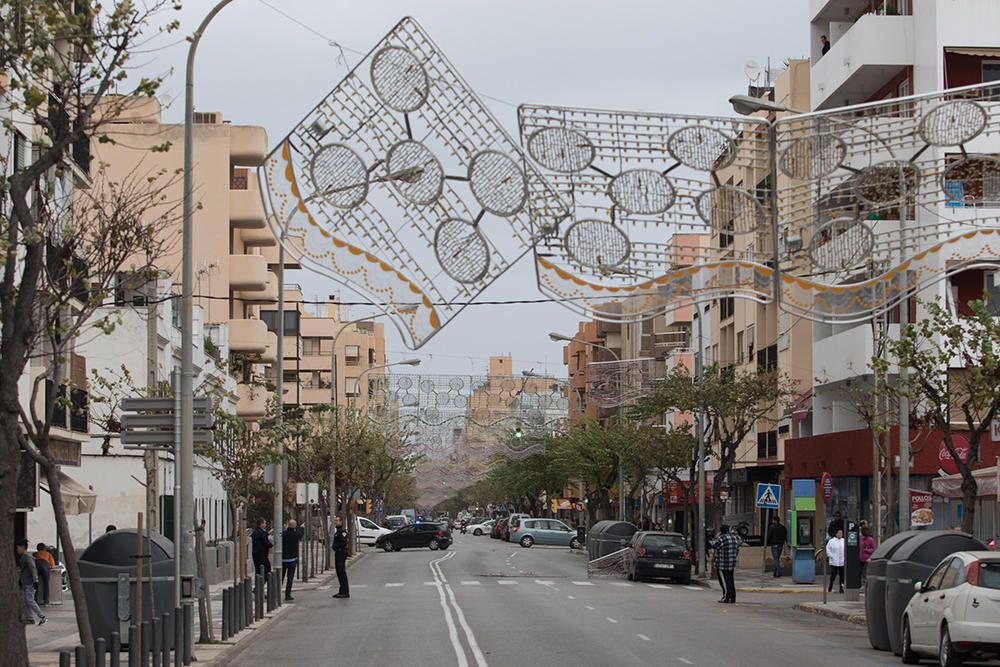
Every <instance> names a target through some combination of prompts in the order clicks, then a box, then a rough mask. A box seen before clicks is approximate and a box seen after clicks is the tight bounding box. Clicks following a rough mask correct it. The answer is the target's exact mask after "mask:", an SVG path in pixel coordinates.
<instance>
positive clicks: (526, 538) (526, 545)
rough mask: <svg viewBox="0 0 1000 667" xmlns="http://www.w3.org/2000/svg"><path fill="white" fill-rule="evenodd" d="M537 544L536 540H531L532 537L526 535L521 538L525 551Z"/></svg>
mask: <svg viewBox="0 0 1000 667" xmlns="http://www.w3.org/2000/svg"><path fill="white" fill-rule="evenodd" d="M534 543H535V540H533V539H531V535H525V536H524V537H522V538H521V546H522V547H524V548H525V549H529V548H531V545H532V544H534Z"/></svg>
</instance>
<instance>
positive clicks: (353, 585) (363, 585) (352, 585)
mask: <svg viewBox="0 0 1000 667" xmlns="http://www.w3.org/2000/svg"><path fill="white" fill-rule="evenodd" d="M320 588H321V589H322V590H326V588H330V587H329V586H326V588H324V587H323V586H320ZM351 588H368V584H351Z"/></svg>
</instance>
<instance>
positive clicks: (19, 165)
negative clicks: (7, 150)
mask: <svg viewBox="0 0 1000 667" xmlns="http://www.w3.org/2000/svg"><path fill="white" fill-rule="evenodd" d="M27 160H28V140H27V139H25V137H24V135H23V134H21V133H20V132H17V131H15V132H14V160H13V163H14V169H13V171H15V172H18V171H21V170H22V169H24V166H25V164H26V163H27Z"/></svg>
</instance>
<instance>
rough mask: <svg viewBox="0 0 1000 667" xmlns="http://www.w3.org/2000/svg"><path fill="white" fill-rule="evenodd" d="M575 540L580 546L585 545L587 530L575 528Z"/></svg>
mask: <svg viewBox="0 0 1000 667" xmlns="http://www.w3.org/2000/svg"><path fill="white" fill-rule="evenodd" d="M576 539H578V540H579V541H580V546H583V545H584V544H586V543H587V529H586V528H584V527H583V526H577V527H576Z"/></svg>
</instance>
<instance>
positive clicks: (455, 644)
mask: <svg viewBox="0 0 1000 667" xmlns="http://www.w3.org/2000/svg"><path fill="white" fill-rule="evenodd" d="M451 553H454V552H451ZM451 553H449V554H448V555H449V556H450V555H451ZM447 557H448V556H443V557H442V558H440V559H439V560H444V559H445V558H447ZM436 562H437V561H431V564H430V568H431V573H432V574H433V575H434V583H439V582H438V573H437V571H436V570H435V569H434V563H436ZM438 601H439V602H440V603H441V609H443V610H444V620H445V623H447V625H448V639H450V640H451V647H452V648H453V649H454V650H455V659H456V660H458V667H469V661H468V659H467V658H466V657H465V649H464V648H462V640H461V639H459V637H458V630H457V629H456V628H455V619H454V618H452V615H451V607H449V606H448V600H447V598H445V596H444V587H443V586H438Z"/></svg>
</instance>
